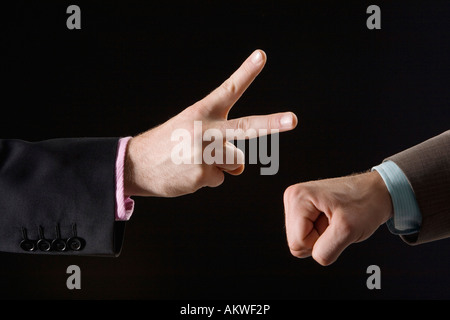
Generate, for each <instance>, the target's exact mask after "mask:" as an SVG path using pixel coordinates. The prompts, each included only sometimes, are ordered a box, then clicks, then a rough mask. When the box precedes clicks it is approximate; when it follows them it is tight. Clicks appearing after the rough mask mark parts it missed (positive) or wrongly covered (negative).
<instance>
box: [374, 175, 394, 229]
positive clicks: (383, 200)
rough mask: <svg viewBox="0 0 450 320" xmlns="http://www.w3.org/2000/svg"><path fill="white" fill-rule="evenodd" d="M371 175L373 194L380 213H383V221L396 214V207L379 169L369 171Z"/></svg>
mask: <svg viewBox="0 0 450 320" xmlns="http://www.w3.org/2000/svg"><path fill="white" fill-rule="evenodd" d="M367 174H368V176H369V177H370V185H371V188H370V189H371V190H372V192H373V194H375V195H377V196H376V201H377V202H378V207H379V210H380V213H382V214H383V223H384V222H386V221H388V220H389V219H391V218H392V217H393V216H394V207H393V204H392V199H391V195H390V193H389V190H388V188H387V186H386V183H385V182H384V180H383V178H382V177H381V175H380V174H379V172H378V171H376V170H374V171H371V172H369V173H367Z"/></svg>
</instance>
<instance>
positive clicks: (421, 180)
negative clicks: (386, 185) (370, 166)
mask: <svg viewBox="0 0 450 320" xmlns="http://www.w3.org/2000/svg"><path fill="white" fill-rule="evenodd" d="M385 160H391V161H393V162H395V163H396V164H397V165H398V166H399V167H400V168H401V169H402V171H403V172H404V173H405V175H406V177H407V178H408V180H409V182H410V184H411V187H412V189H413V191H414V194H415V195H416V199H417V204H418V206H419V209H420V212H421V213H422V225H421V227H420V230H419V232H418V233H417V234H414V235H407V236H402V239H403V240H404V241H406V242H407V243H409V244H412V245H415V244H421V243H425V242H430V241H435V240H439V239H443V238H447V237H450V130H448V131H446V132H444V133H442V134H440V135H438V136H436V137H434V138H431V139H429V140H426V141H425V142H422V143H420V144H418V145H416V146H414V147H412V148H409V149H406V150H404V151H402V152H400V153H398V154H395V155H393V156H391V157H389V158H387V159H385Z"/></svg>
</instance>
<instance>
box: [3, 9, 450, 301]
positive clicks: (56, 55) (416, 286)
mask: <svg viewBox="0 0 450 320" xmlns="http://www.w3.org/2000/svg"><path fill="white" fill-rule="evenodd" d="M70 4H77V5H79V6H80V8H81V27H82V29H81V30H68V29H67V27H66V19H67V17H68V16H69V15H68V14H66V8H67V7H68V6H69V5H70ZM370 4H377V5H379V6H380V8H381V19H382V22H381V27H382V29H381V30H368V29H367V27H366V19H367V17H368V16H369V15H368V14H367V13H366V8H367V7H368V6H369V5H370ZM1 10H2V17H1V22H2V24H3V27H2V31H1V34H2V62H1V70H2V72H1V75H2V78H3V84H2V101H3V102H2V109H1V110H2V112H1V117H0V136H1V137H2V138H19V139H24V140H29V141H38V140H44V139H50V138H59V137H93V136H101V137H107V136H130V135H136V134H138V133H140V132H142V131H145V130H147V129H149V128H151V127H153V126H156V125H158V124H160V123H162V122H163V121H165V120H167V119H168V118H169V117H171V116H173V115H175V114H177V113H178V112H180V111H181V110H182V109H183V108H185V107H187V106H189V105H191V104H192V103H194V102H196V101H197V100H199V99H201V98H203V97H204V96H205V95H206V94H208V93H209V92H210V91H211V90H213V89H214V88H215V87H217V86H218V85H219V84H220V83H221V82H222V81H224V80H225V79H226V78H227V77H228V76H229V75H230V74H231V73H232V72H233V71H234V70H235V69H236V68H237V67H238V66H239V65H240V64H241V63H242V62H243V61H244V59H245V58H246V57H247V56H248V55H249V54H250V53H251V52H252V51H253V50H255V49H257V48H260V49H263V50H264V51H265V52H266V54H267V56H268V61H267V64H266V67H265V69H264V70H263V71H262V73H261V74H260V76H259V77H258V78H257V79H256V81H255V82H254V83H253V84H252V86H251V87H250V88H249V89H248V90H247V92H246V93H245V95H244V96H243V97H242V98H241V99H240V101H239V102H238V103H237V104H236V105H235V106H234V108H233V109H232V111H231V113H230V118H235V117H240V116H245V115H251V114H265V113H272V112H279V111H288V110H290V111H293V112H295V113H296V114H297V116H298V118H299V126H298V127H297V128H296V129H295V130H293V131H291V132H287V133H282V134H280V170H279V172H278V173H277V174H276V175H274V176H261V175H260V174H259V169H260V165H247V167H246V171H245V172H244V173H243V174H242V175H241V176H239V177H232V176H227V177H226V180H225V182H224V184H223V185H222V186H220V187H218V188H214V189H211V188H205V189H202V190H200V191H198V192H197V193H195V194H193V195H188V196H183V197H179V198H174V199H157V198H135V201H136V204H135V212H134V214H133V216H132V218H131V220H130V221H129V222H128V224H127V229H126V233H125V242H124V247H123V250H122V254H121V255H120V257H118V258H88V257H70V256H63V257H61V256H36V255H33V256H31V255H25V254H23V255H22V254H9V253H1V254H0V261H1V263H0V298H3V299H152V300H158V299H163V300H172V299H194V300H195V299H225V300H226V299H237V300H239V299H256V300H258V299H261V300H264V299H274V300H276V299H281V300H291V299H292V300H304V299H448V298H450V290H449V289H448V288H449V286H450V255H449V254H448V248H449V245H450V242H449V240H441V241H437V242H434V243H429V244H423V245H420V246H415V247H411V246H408V245H406V244H405V243H403V242H402V240H401V239H400V238H399V237H397V236H395V235H392V234H391V233H389V231H388V230H387V228H386V226H381V227H380V228H379V230H378V231H377V232H376V233H375V234H374V235H373V236H372V237H371V238H370V239H368V240H366V241H364V242H362V243H359V244H354V245H351V246H350V247H349V248H348V249H347V250H346V251H345V252H344V253H343V254H342V255H341V257H340V258H339V259H338V261H337V262H336V263H334V264H333V265H331V266H329V267H322V266H320V265H319V264H317V263H316V262H315V261H314V260H312V259H297V258H294V257H293V256H291V255H290V253H289V250H288V247H287V243H286V237H285V228H284V213H283V201H282V198H283V192H284V190H285V189H286V188H287V187H288V186H289V185H291V184H295V183H298V182H302V181H308V180H314V179H320V178H330V177H336V176H343V175H347V174H351V173H354V172H361V171H365V170H368V169H370V168H371V167H372V166H373V165H376V164H378V163H380V162H381V161H382V160H383V158H384V157H387V156H389V155H392V154H394V153H396V152H399V151H401V150H403V149H405V148H407V147H410V146H412V145H415V144H417V143H419V142H421V141H424V140H426V139H428V138H431V137H432V136H435V135H437V134H439V133H441V132H443V131H445V130H447V129H449V119H450V107H449V105H450V90H449V89H448V87H449V84H450V58H449V57H450V41H449V36H450V2H448V1H422V2H411V1H376V2H374V3H372V2H368V1H186V2H183V3H176V2H171V1H168V2H164V4H161V3H157V2H153V1H142V2H134V1H120V2H112V1H107V2H106V1H105V2H100V1H77V2H76V3H72V2H68V1H42V2H36V1H33V2H32V1H29V2H24V1H14V2H13V3H12V4H9V5H4V4H2V9H1ZM72 264H76V265H78V266H80V268H81V286H82V288H81V290H68V289H67V287H66V279H67V277H68V274H66V268H67V267H68V266H69V265H72ZM372 264H375V265H378V266H379V267H380V269H381V286H382V287H381V290H369V289H367V287H366V279H367V277H368V274H366V269H367V267H368V266H369V265H372Z"/></svg>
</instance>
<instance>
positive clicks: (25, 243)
mask: <svg viewBox="0 0 450 320" xmlns="http://www.w3.org/2000/svg"><path fill="white" fill-rule="evenodd" d="M20 247H21V248H22V250H24V251H34V250H36V244H35V243H34V241H33V240H29V239H25V240H22V241H21V242H20Z"/></svg>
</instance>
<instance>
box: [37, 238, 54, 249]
mask: <svg viewBox="0 0 450 320" xmlns="http://www.w3.org/2000/svg"><path fill="white" fill-rule="evenodd" d="M37 247H38V249H39V250H41V251H50V249H51V248H52V244H51V243H50V241H48V240H47V239H39V240H38V242H37Z"/></svg>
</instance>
